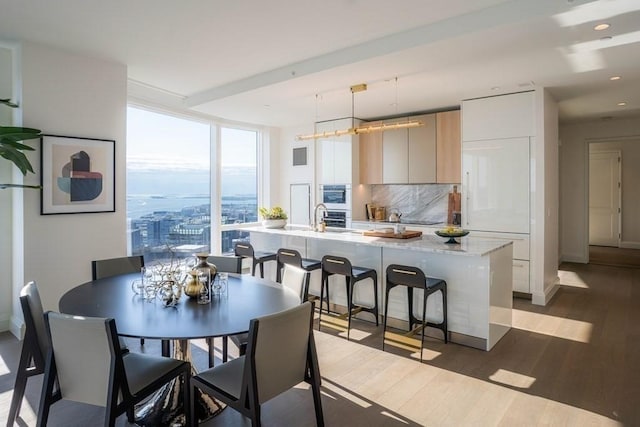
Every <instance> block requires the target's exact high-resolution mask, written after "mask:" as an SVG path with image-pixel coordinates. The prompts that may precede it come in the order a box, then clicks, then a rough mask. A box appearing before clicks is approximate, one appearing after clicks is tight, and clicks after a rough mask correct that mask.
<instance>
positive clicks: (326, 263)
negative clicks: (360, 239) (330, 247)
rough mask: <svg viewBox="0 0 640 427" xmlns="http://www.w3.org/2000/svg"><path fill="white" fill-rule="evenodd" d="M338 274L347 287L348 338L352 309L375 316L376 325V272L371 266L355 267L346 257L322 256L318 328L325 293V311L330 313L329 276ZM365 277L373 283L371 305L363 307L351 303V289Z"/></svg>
mask: <svg viewBox="0 0 640 427" xmlns="http://www.w3.org/2000/svg"><path fill="white" fill-rule="evenodd" d="M334 274H338V275H342V276H344V277H345V285H346V289H347V319H348V320H347V340H348V339H349V332H350V330H351V317H352V316H353V314H354V313H353V312H354V310H356V312H359V311H366V312H368V313H371V314H373V315H374V316H375V319H376V326H378V273H377V272H376V270H375V269H373V268H368V267H355V266H352V265H351V262H350V261H349V260H348V259H347V258H343V257H339V256H333V255H325V256H324V257H322V287H321V289H320V310H319V318H318V330H319V329H320V325H321V321H322V302H323V301H324V300H325V299H324V295H325V293H326V295H327V298H326V302H327V313H330V312H331V310H330V305H329V303H330V299H329V277H330V276H332V275H334ZM365 279H371V283H372V284H373V298H374V304H373V307H364V306H361V305H357V306H356V305H354V304H353V291H354V287H355V285H356V284H357V283H361V282H362V281H363V280H365Z"/></svg>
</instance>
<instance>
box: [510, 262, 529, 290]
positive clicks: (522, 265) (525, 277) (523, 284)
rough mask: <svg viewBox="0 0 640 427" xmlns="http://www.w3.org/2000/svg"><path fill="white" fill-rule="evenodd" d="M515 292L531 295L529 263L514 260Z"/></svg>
mask: <svg viewBox="0 0 640 427" xmlns="http://www.w3.org/2000/svg"><path fill="white" fill-rule="evenodd" d="M513 291H514V292H523V293H527V294H528V293H530V292H531V291H530V289H529V261H523V260H520V259H514V260H513Z"/></svg>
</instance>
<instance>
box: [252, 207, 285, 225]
mask: <svg viewBox="0 0 640 427" xmlns="http://www.w3.org/2000/svg"><path fill="white" fill-rule="evenodd" d="M258 212H259V213H260V216H261V217H262V219H263V221H262V225H263V227H264V228H282V227H284V226H285V225H287V218H288V217H287V213H286V212H285V211H284V209H282V208H281V207H280V206H274V207H272V208H270V209H268V208H259V209H258Z"/></svg>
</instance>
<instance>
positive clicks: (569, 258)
mask: <svg viewBox="0 0 640 427" xmlns="http://www.w3.org/2000/svg"><path fill="white" fill-rule="evenodd" d="M560 262H561V263H562V262H575V263H577V264H587V263H588V262H589V260H588V259H586V258H585V257H584V255H562V256H561V257H560Z"/></svg>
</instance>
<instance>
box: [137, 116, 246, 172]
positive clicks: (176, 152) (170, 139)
mask: <svg viewBox="0 0 640 427" xmlns="http://www.w3.org/2000/svg"><path fill="white" fill-rule="evenodd" d="M209 133H210V125H209V124H206V123H200V122H196V121H192V120H186V119H182V118H177V117H172V116H169V115H164V114H158V113H154V112H151V111H147V110H142V109H138V108H133V107H129V108H128V109H127V167H128V168H130V169H165V170H166V169H171V170H209V159H210V155H209V148H210V147H209V143H210V135H209ZM221 141H222V143H223V144H222V150H221V155H222V163H223V165H225V166H245V167H246V166H253V167H255V166H256V158H257V153H256V145H257V144H256V132H255V131H247V130H240V129H230V128H222V130H221Z"/></svg>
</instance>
